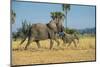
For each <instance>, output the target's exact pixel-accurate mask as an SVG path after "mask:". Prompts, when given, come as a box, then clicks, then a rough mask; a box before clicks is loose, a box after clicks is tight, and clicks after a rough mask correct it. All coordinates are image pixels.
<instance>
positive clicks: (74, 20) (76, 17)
mask: <svg viewBox="0 0 100 67" xmlns="http://www.w3.org/2000/svg"><path fill="white" fill-rule="evenodd" d="M11 9H12V10H13V11H14V12H15V13H16V20H15V23H14V24H12V31H17V29H18V28H20V27H21V24H22V21H24V20H26V21H28V22H29V23H31V24H35V23H44V24H46V23H48V22H49V21H50V20H51V17H50V12H55V11H60V12H63V11H62V4H51V3H35V2H20V1H12V7H11ZM63 25H64V26H65V25H66V24H65V22H64V24H63ZM65 27H66V26H65ZM67 27H68V28H75V29H85V28H93V27H95V6H86V5H85V6H84V5H71V9H70V11H68V14H67Z"/></svg>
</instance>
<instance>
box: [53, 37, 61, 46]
mask: <svg viewBox="0 0 100 67" xmlns="http://www.w3.org/2000/svg"><path fill="white" fill-rule="evenodd" d="M54 40H55V41H56V42H57V46H59V45H60V42H59V40H58V39H57V38H55V39H54Z"/></svg>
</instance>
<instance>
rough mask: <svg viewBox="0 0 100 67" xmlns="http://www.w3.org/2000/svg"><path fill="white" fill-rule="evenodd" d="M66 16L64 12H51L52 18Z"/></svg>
mask: <svg viewBox="0 0 100 67" xmlns="http://www.w3.org/2000/svg"><path fill="white" fill-rule="evenodd" d="M63 17H65V16H64V14H63V13H62V12H51V18H52V19H56V18H58V19H62V18H63Z"/></svg>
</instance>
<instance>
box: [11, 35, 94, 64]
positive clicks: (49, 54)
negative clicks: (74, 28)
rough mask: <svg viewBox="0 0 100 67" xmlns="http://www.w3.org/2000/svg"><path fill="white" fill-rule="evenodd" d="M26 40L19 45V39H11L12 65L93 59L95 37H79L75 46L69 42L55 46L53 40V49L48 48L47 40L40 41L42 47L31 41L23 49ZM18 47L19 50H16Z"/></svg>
mask: <svg viewBox="0 0 100 67" xmlns="http://www.w3.org/2000/svg"><path fill="white" fill-rule="evenodd" d="M26 42H27V41H25V43H23V44H22V45H21V46H20V47H19V45H18V44H19V43H20V40H18V41H12V65H27V64H46V63H61V62H79V61H94V60H96V59H95V57H96V56H95V49H96V48H95V38H94V37H83V38H80V42H79V44H77V46H78V47H77V48H75V47H74V45H73V44H71V45H70V46H69V47H67V44H66V47H64V46H62V41H61V40H60V47H57V44H56V42H54V45H53V49H52V50H50V49H49V46H50V43H49V40H44V41H40V44H41V47H42V48H37V45H36V43H35V42H33V43H31V44H30V46H29V47H28V49H27V50H23V49H24V47H25V44H26ZM18 48H20V50H16V49H18Z"/></svg>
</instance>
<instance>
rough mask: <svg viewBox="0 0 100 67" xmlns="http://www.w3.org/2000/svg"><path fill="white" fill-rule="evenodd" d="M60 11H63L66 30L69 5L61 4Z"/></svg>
mask: <svg viewBox="0 0 100 67" xmlns="http://www.w3.org/2000/svg"><path fill="white" fill-rule="evenodd" d="M62 10H63V11H64V15H65V23H66V28H67V13H68V11H69V10H70V4H62Z"/></svg>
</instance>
